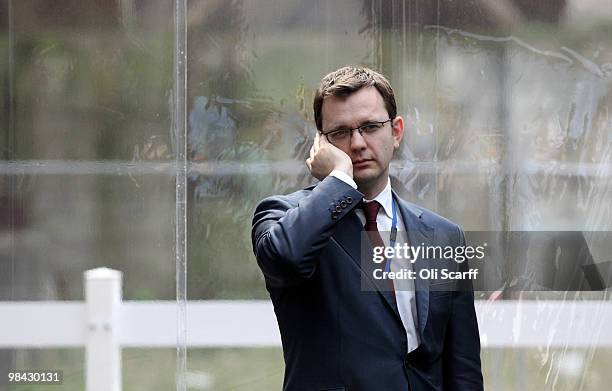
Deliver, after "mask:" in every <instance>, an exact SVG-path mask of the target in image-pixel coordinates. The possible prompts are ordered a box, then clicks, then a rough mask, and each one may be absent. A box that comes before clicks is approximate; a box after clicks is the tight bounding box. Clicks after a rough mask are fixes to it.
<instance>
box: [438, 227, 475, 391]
mask: <svg viewBox="0 0 612 391" xmlns="http://www.w3.org/2000/svg"><path fill="white" fill-rule="evenodd" d="M457 229H458V231H459V245H460V246H465V236H464V234H463V231H462V230H461V228H459V227H457ZM460 270H461V271H467V270H468V263H467V262H463V263H462V264H461V267H460ZM466 282H467V286H463V287H461V288H459V289H458V290H457V291H455V292H451V294H452V295H453V297H452V309H451V316H450V320H449V324H448V326H447V327H448V328H447V332H446V337H445V338H446V339H445V341H444V389H445V390H453V391H480V390H483V379H482V370H481V367H480V336H479V333H478V321H477V319H476V311H475V309H474V291H473V288H472V283H471V280H467V281H466Z"/></svg>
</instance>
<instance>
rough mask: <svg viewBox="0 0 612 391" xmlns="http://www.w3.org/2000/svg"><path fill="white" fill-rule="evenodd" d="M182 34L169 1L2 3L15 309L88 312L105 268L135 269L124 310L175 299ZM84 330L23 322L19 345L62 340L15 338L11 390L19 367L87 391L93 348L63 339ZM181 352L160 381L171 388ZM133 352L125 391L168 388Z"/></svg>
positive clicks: (6, 273) (0, 41)
mask: <svg viewBox="0 0 612 391" xmlns="http://www.w3.org/2000/svg"><path fill="white" fill-rule="evenodd" d="M173 36H174V31H173V5H172V3H171V2H167V1H158V0H152V1H146V2H141V1H133V0H127V1H117V2H114V1H97V0H94V1H71V0H58V1H53V2H49V1H38V0H31V1H14V0H5V1H0V53H1V54H0V73H1V77H0V302H1V303H4V302H6V301H9V302H22V301H27V302H28V303H27V304H26V303H24V310H23V312H21V314H25V313H26V312H27V311H28V310H27V308H28V307H27V305H32V304H36V305H38V304H40V305H45V304H46V302H47V301H54V302H57V303H58V304H59V305H62V304H66V305H68V306H69V305H73V304H76V303H77V302H82V301H83V300H84V289H85V287H84V283H83V280H84V276H83V273H84V272H85V271H86V270H89V269H93V268H97V267H110V268H113V269H117V270H120V271H122V272H123V299H124V300H155V299H157V300H159V299H165V300H174V299H175V297H176V288H175V265H174V248H175V229H174V224H175V192H176V187H175V179H174V173H175V169H174V147H173V131H172V119H173V114H172V91H173V84H174V77H173V72H172V67H173V59H174V49H173ZM34 302H36V303H34ZM49 304H52V303H49ZM2 308H4V307H2ZM30 313H31V311H30ZM79 315H80V314H79ZM0 318H2V324H3V326H5V325H6V324H7V323H11V322H7V320H8V319H6V318H3V317H2V316H0ZM82 318H83V319H85V318H84V316H83V317H82ZM10 320H12V321H14V320H15V318H13V319H10ZM80 320H81V317H77V319H69V318H62V317H61V316H59V315H58V316H49V318H48V319H42V320H39V324H38V325H37V324H33V322H32V321H28V322H26V321H24V320H22V321H21V325H19V326H18V329H12V332H13V333H16V334H13V335H14V338H16V339H19V336H20V335H23V333H24V332H25V330H32V327H34V328H35V329H38V330H40V332H39V334H38V336H39V337H41V338H42V337H43V336H45V335H47V336H51V337H50V338H47V342H46V343H40V345H38V344H39V342H35V341H34V340H30V341H29V342H30V344H29V346H27V345H28V344H25V345H26V346H24V344H23V341H22V342H21V343H20V344H17V345H18V346H15V345H11V342H10V341H9V342H6V338H5V339H3V342H2V343H0V390H7V389H10V390H13V389H15V390H16V389H24V386H15V385H9V384H8V378H7V376H6V374H7V372H8V371H9V370H17V369H19V370H28V369H38V368H40V369H44V368H47V369H52V368H53V369H60V370H64V375H65V377H64V378H65V382H64V385H63V386H62V387H60V388H61V389H66V390H83V389H85V387H84V379H85V367H86V364H85V357H84V349H83V348H82V346H81V347H80V348H75V347H74V346H66V345H64V342H60V340H62V341H63V340H64V339H62V338H61V337H58V339H55V338H54V337H53V335H64V334H63V329H64V327H63V326H62V324H63V325H67V326H69V325H70V322H79V321H80ZM3 326H0V327H3ZM85 328H86V327H85V325H83V329H85ZM3 330H4V329H3ZM2 334H3V335H4V336H5V337H6V335H7V333H6V332H3V333H2ZM83 335H84V333H83ZM73 337H74V338H73V339H76V340H78V335H74V336H73ZM84 338H85V337H83V341H84ZM34 339H36V338H34ZM83 341H81V345H82V344H84V342H83ZM26 342H27V341H26ZM55 345H59V346H55ZM68 345H70V344H68ZM169 350H170V353H171V355H170V356H169V358H170V365H168V366H167V368H168V369H167V370H166V373H165V374H163V375H160V377H159V378H157V379H155V380H156V382H155V385H156V386H158V387H160V389H166V390H167V389H168V388H169V387H171V386H172V385H173V384H174V383H175V380H174V367H175V366H176V363H175V356H176V350H175V349H174V348H173V347H171V348H169ZM123 353H124V354H123V360H124V361H123V365H124V366H123V384H124V387H125V389H130V388H132V387H139V388H143V387H144V388H146V389H154V388H149V387H147V384H148V381H149V380H150V379H151V376H149V375H147V374H146V373H144V372H139V371H138V370H136V367H142V368H146V367H148V365H149V363H151V365H152V367H150V368H149V370H148V371H147V372H148V373H152V372H155V370H154V369H152V368H154V367H155V365H156V364H159V365H161V363H162V362H163V361H162V360H160V359H158V358H157V356H155V354H154V352H152V351H149V350H146V349H145V350H143V351H142V352H140V353H139V354H136V355H134V354H131V353H130V351H129V350H128V351H124V352H123ZM162 376H163V377H165V380H162V379H161V377H162ZM20 387H21V388H20ZM47 388H48V386H45V385H41V386H28V389H41V390H42V389H47Z"/></svg>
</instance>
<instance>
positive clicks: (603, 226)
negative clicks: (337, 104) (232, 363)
mask: <svg viewBox="0 0 612 391" xmlns="http://www.w3.org/2000/svg"><path fill="white" fill-rule="evenodd" d="M611 20H612V4H611V3H610V2H609V1H588V2H578V1H555V2H546V3H544V2H541V3H539V2H538V3H534V2H528V1H520V0H512V1H510V0H509V1H503V2H498V1H496V2H493V1H453V2H450V1H448V2H447V1H427V2H426V1H388V2H383V1H374V0H369V1H368V0H365V1H340V2H329V1H314V2H308V3H306V2H297V1H288V2H282V3H281V2H265V1H263V2H262V1H242V2H232V3H227V4H211V3H208V4H207V3H192V4H190V8H189V18H188V22H189V24H188V48H189V51H188V65H189V68H188V69H189V71H188V95H187V100H188V102H187V110H188V116H189V127H188V132H189V136H188V138H189V149H190V161H191V167H192V171H191V173H190V186H191V188H192V191H191V192H190V196H191V197H192V202H191V203H190V205H189V208H190V210H191V211H192V212H191V213H190V214H189V220H188V228H189V229H188V232H187V236H188V243H189V254H190V255H189V258H188V259H189V273H188V281H189V285H188V289H189V295H190V297H196V298H202V299H206V298H222V299H232V298H240V299H249V298H257V299H266V298H267V294H266V292H265V291H264V290H263V289H262V287H263V281H262V278H261V275H260V272H259V270H258V269H257V267H256V266H255V265H254V264H255V262H254V259H253V257H252V255H251V244H250V236H249V234H250V230H249V222H250V218H251V215H252V211H253V208H254V206H255V205H256V203H257V202H258V201H259V200H260V199H261V198H263V197H264V196H267V195H271V194H279V193H288V192H291V191H293V190H297V189H299V188H301V187H303V186H306V185H308V184H311V183H314V182H315V181H314V180H313V179H312V178H311V177H310V175H309V174H308V172H307V170H306V168H305V165H304V160H305V159H306V157H307V156H308V151H309V148H310V145H311V143H312V139H313V136H314V133H315V126H314V124H313V115H312V97H313V91H314V89H315V88H316V86H317V84H318V81H319V80H320V78H321V77H322V76H323V75H324V74H326V73H327V72H329V71H332V70H334V69H336V68H338V67H340V66H342V65H345V64H362V65H367V66H370V67H373V68H375V69H377V70H380V71H382V72H383V73H385V74H386V75H387V76H388V77H389V79H390V80H391V83H392V85H393V86H394V88H395V91H396V97H397V100H398V108H399V113H400V115H403V116H404V118H405V119H406V124H407V126H406V136H405V138H404V142H403V145H402V148H401V150H400V151H399V153H398V154H397V156H396V159H395V160H394V162H393V165H392V175H393V176H394V177H395V178H396V179H397V182H396V183H397V187H398V190H399V192H400V193H401V194H403V195H404V197H405V198H406V199H408V200H410V201H412V202H414V203H417V204H419V205H422V206H425V207H428V208H430V209H432V210H434V211H436V212H438V213H440V214H442V215H444V216H446V217H448V218H450V219H452V220H454V221H456V222H458V223H460V224H461V225H462V226H463V228H464V229H466V230H492V231H498V230H499V231H584V236H585V240H586V241H587V242H589V240H590V235H589V232H592V231H610V230H612V227H611V221H612V219H611V218H612V198H611V197H610V192H611V188H612V181H611V175H612V168H611V167H612V144H611V143H612V122H611V119H610V116H609V109H610V106H611V105H610V103H611V96H610V92H611V90H610V80H611V78H612V40H611V39H610V36H611V35H610V32H611V31H610V25H611V24H610V21H611ZM501 244H503V243H501ZM195 254H202V256H195ZM593 255H594V261H595V262H602V263H603V262H607V261H610V259H608V258H607V254H593ZM506 257H507V262H508V263H509V264H512V262H513V253H512V251H509V252H508V254H507V255H506ZM550 267H551V269H550V272H551V273H554V272H555V268H556V267H560V266H559V265H552V266H550ZM200 270H202V272H200ZM497 277H499V287H498V289H497V290H496V291H487V292H477V297H478V298H479V299H480V300H481V301H479V302H478V305H479V314H480V316H481V324H482V326H481V327H484V329H483V330H481V331H482V334H483V336H482V340H483V355H482V358H483V368H484V373H485V382H486V385H487V389H495V390H498V389H499V390H510V389H517V388H520V389H530V390H541V389H550V390H575V389H582V390H604V389H606V386H605V384H607V382H608V381H609V379H608V377H609V375H608V374H607V371H606V370H605V369H604V368H605V367H606V365H608V363H609V360H610V358H609V356H607V355H606V354H602V352H605V346H608V345H609V344H610V341H609V340H608V338H607V337H606V336H605V331H602V330H605V327H606V324H607V321H608V320H609V318H608V317H607V314H609V307H608V303H609V295H608V293H607V292H602V291H583V292H573V291H569V292H568V291H563V290H561V291H559V290H555V291H545V292H542V291H540V292H528V291H525V292H522V291H518V292H517V291H516V290H515V291H512V290H511V289H508V288H509V287H510V286H511V285H512V283H513V281H506V280H504V277H505V276H504V271H503V270H499V273H498V276H497ZM547 300H553V301H547ZM585 300H588V301H586V302H585ZM523 302H525V303H535V307H527V306H520V305H518V303H523ZM574 303H575V304H578V305H580V304H585V303H597V304H596V307H594V308H595V310H594V312H589V315H587V316H586V318H585V314H584V313H581V312H580V311H581V309H580V308H578V307H572V304H574ZM498 304H499V305H503V304H510V305H512V310H509V311H508V310H507V311H506V312H504V311H500V308H501V307H498V306H497V307H496V305H498ZM568 306H569V307H568ZM587 310H588V311H591V310H592V309H591V308H590V307H589V308H587ZM493 321H497V322H501V324H503V325H505V326H508V325H509V327H502V329H503V330H504V332H505V331H508V334H509V335H510V336H509V337H508V338H505V340H504V336H503V335H500V334H499V333H497V334H496V333H495V332H494V330H491V326H492V325H493V324H494V323H493ZM542 324H544V325H545V327H543V328H542ZM568 325H569V326H568ZM585 328H587V329H589V330H593V332H592V333H591V335H593V336H592V337H591V338H581V336H584V335H585V333H584V329H585ZM568 330H569V332H567V333H566V331H568ZM581 330H582V331H581ZM534 335H536V337H537V338H535V339H532V340H531V342H525V344H526V345H521V344H522V343H523V342H521V341H526V340H529V339H530V338H532V337H533V336H534ZM502 340H504V341H505V342H503V341H502ZM500 341H501V342H500ZM499 343H502V344H503V346H499V345H498V344H499ZM585 345H586V346H588V347H586V348H585ZM224 384H227V385H229V384H230V383H224ZM253 385H254V386H255V387H257V385H255V383H253ZM279 386H280V383H279V384H278V385H276V386H275V387H279ZM262 389H264V388H262Z"/></svg>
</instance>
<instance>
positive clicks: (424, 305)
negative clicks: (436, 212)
mask: <svg viewBox="0 0 612 391" xmlns="http://www.w3.org/2000/svg"><path fill="white" fill-rule="evenodd" d="M392 192H393V198H394V199H395V200H396V201H397V204H398V205H399V210H400V212H401V214H402V218H403V219H404V227H405V228H406V232H407V234H408V244H409V245H410V246H430V245H433V239H434V237H433V236H434V230H433V228H431V227H429V226H428V225H427V224H425V223H424V222H423V221H422V219H421V215H422V213H423V212H422V211H421V210H420V209H419V208H416V207H415V206H414V205H412V204H410V203H408V202H406V201H404V200H402V199H401V198H399V197H398V196H397V193H396V192H395V191H394V190H392ZM429 262H430V261H429V260H428V259H419V260H417V261H416V262H415V263H414V264H413V268H414V271H415V272H416V275H417V278H416V280H415V281H414V285H415V296H416V305H417V316H418V320H419V323H418V324H419V331H420V332H421V335H422V334H423V331H424V330H425V325H426V324H427V317H428V315H429V280H428V279H420V278H418V276H419V271H420V270H421V269H423V268H426V267H428V264H429Z"/></svg>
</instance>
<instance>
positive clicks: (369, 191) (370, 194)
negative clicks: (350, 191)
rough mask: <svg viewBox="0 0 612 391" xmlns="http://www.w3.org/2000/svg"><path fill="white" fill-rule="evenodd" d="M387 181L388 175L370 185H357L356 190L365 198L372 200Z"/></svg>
mask: <svg viewBox="0 0 612 391" xmlns="http://www.w3.org/2000/svg"><path fill="white" fill-rule="evenodd" d="M388 181H389V177H388V176H387V177H385V178H384V180H381V181H379V182H378V183H376V184H374V185H373V186H371V187H365V186H364V187H363V188H362V187H358V188H357V190H359V191H360V192H361V193H362V194H363V196H364V197H365V199H366V200H373V199H374V198H376V196H378V195H379V194H380V193H381V192H382V191H383V190H385V187H386V186H387V183H388Z"/></svg>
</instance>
